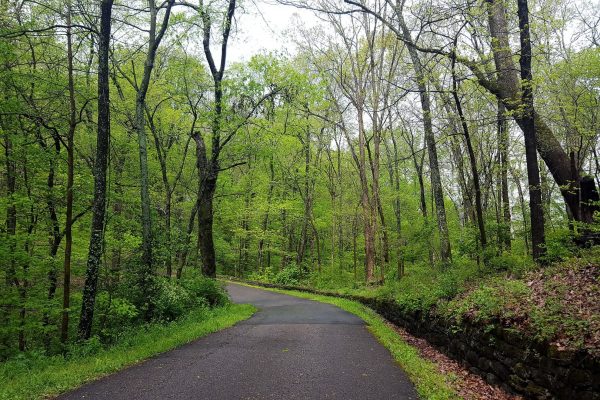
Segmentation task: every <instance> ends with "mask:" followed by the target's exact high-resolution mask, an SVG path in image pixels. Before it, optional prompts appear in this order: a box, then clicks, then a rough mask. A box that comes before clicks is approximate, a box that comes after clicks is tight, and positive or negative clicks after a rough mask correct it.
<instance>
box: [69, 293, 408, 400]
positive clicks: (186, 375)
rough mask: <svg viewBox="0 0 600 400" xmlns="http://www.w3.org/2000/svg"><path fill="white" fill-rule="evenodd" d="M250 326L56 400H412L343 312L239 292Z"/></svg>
mask: <svg viewBox="0 0 600 400" xmlns="http://www.w3.org/2000/svg"><path fill="white" fill-rule="evenodd" d="M227 289H228V291H229V293H230V295H231V298H232V299H233V301H235V302H238V303H252V304H254V305H256V306H257V307H258V308H259V310H260V311H259V312H257V313H256V314H255V315H254V316H253V317H252V318H250V319H248V320H247V321H244V322H241V323H239V324H237V325H236V326H234V327H232V328H229V329H226V330H224V331H221V332H217V333H214V334H212V335H209V336H207V337H205V338H202V339H200V340H197V341H195V342H193V343H190V344H188V345H185V346H182V347H180V348H178V349H176V350H172V351H169V352H167V353H164V354H161V355H159V356H157V357H154V358H152V359H150V360H148V361H146V362H144V363H141V364H139V365H136V366H133V367H130V368H128V369H126V370H124V371H121V372H119V373H116V374H113V375H111V376H109V377H106V378H104V379H101V380H99V381H96V382H93V383H91V384H88V385H86V386H83V387H82V388H80V389H78V390H75V391H73V392H70V393H68V394H66V395H63V396H62V397H60V399H63V400H66V399H69V400H73V399H106V400H119V399H123V400H125V399H126V400H136V399H140V400H142V399H143V400H149V399H198V400H200V399H203V400H204V399H223V400H233V399H285V400H287V399H342V400H350V399H360V400H364V399H377V400H386V399H417V398H418V397H417V394H416V392H415V390H414V388H413V386H412V384H411V383H410V382H409V381H408V379H407V377H406V375H405V374H404V372H403V371H402V370H401V369H400V367H398V366H397V365H396V364H395V362H394V360H393V359H392V356H391V355H390V353H389V352H388V351H387V350H386V349H385V348H384V347H383V346H382V345H381V344H379V343H378V342H377V340H376V339H375V338H374V337H373V336H372V335H371V334H370V333H369V332H368V330H367V329H366V328H365V325H364V323H363V321H362V320H361V319H359V318H358V317H356V316H354V315H352V314H349V313H347V312H345V311H342V310H341V309H339V308H337V307H334V306H331V305H328V304H322V303H318V302H313V301H309V300H303V299H298V298H296V297H291V296H286V295H282V294H277V293H273V292H268V291H264V290H259V289H254V288H249V287H245V286H240V285H228V287H227Z"/></svg>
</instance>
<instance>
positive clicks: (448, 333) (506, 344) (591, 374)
mask: <svg viewBox="0 0 600 400" xmlns="http://www.w3.org/2000/svg"><path fill="white" fill-rule="evenodd" d="M243 282H247V283H249V284H254V285H258V286H263V287H271V288H278V289H290V290H300V291H304V292H309V293H314V294H322V295H327V296H335V297H341V298H346V299H349V300H354V301H358V302H360V303H362V304H364V305H366V306H367V307H369V308H371V309H373V310H375V311H376V312H377V313H378V314H380V315H381V316H382V317H384V318H385V319H387V320H388V321H390V322H392V323H394V324H396V325H397V326H400V327H402V328H405V329H406V330H407V331H408V332H410V333H411V334H412V335H415V336H417V337H422V338H424V339H426V340H427V341H428V342H429V343H431V344H432V345H434V346H436V347H437V348H438V349H440V350H441V351H443V352H444V353H445V354H447V355H448V356H450V357H451V358H453V359H455V360H458V361H459V362H461V363H463V364H464V365H466V366H467V367H468V368H469V369H470V370H471V371H472V372H474V373H476V374H478V375H481V376H482V377H484V378H485V379H486V380H487V381H488V382H489V383H492V384H495V385H498V386H502V387H504V388H505V389H506V390H508V391H511V392H516V393H519V394H522V395H523V396H525V397H526V398H530V399H565V400H567V399H568V400H600V359H599V358H597V357H593V356H592V355H590V354H589V353H587V352H584V351H577V352H573V351H564V350H563V351H559V350H558V349H557V348H556V347H554V346H550V345H548V344H545V343H537V342H535V341H533V340H532V339H530V338H527V337H524V336H523V335H522V334H521V333H520V332H518V331H516V330H511V329H505V328H498V327H496V328H493V329H492V330H490V329H489V328H488V329H486V328H485V327H480V326H475V325H471V324H464V325H462V326H455V325H452V324H451V323H450V322H449V321H446V320H444V319H441V318H440V317H436V316H430V315H424V314H423V313H421V312H407V311H406V310H403V309H402V307H400V306H399V305H398V304H397V303H396V302H394V301H393V300H387V299H375V298H368V297H362V296H356V295H342V294H337V293H332V292H327V291H321V290H315V289H311V288H306V287H296V286H285V285H275V284H270V283H262V282H250V281H243Z"/></svg>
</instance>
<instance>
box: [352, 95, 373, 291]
mask: <svg viewBox="0 0 600 400" xmlns="http://www.w3.org/2000/svg"><path fill="white" fill-rule="evenodd" d="M357 112H358V149H359V165H358V167H359V175H360V182H361V205H362V211H363V231H364V236H365V279H366V281H367V283H372V282H373V281H374V280H375V260H376V251H375V223H376V218H377V217H376V214H375V212H376V210H375V207H374V204H373V201H374V199H371V198H370V196H369V182H368V180H367V172H366V147H367V144H366V137H365V127H364V123H363V110H362V109H361V108H360V107H358V108H357Z"/></svg>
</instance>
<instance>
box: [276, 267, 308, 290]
mask: <svg viewBox="0 0 600 400" xmlns="http://www.w3.org/2000/svg"><path fill="white" fill-rule="evenodd" d="M304 278H305V273H304V272H303V271H302V270H301V269H300V268H299V267H298V266H297V265H294V264H293V265H290V266H288V267H285V268H284V269H282V270H281V271H279V272H278V273H277V274H276V275H275V277H274V278H273V283H278V284H280V285H290V286H298V285H300V282H301V281H302V280H303V279H304Z"/></svg>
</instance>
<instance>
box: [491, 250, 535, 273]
mask: <svg viewBox="0 0 600 400" xmlns="http://www.w3.org/2000/svg"><path fill="white" fill-rule="evenodd" d="M486 267H487V268H488V269H489V270H491V271H493V272H503V271H507V272H510V273H512V274H513V275H515V276H517V277H521V276H523V275H524V274H525V272H527V271H529V270H530V269H531V267H532V262H531V261H530V260H529V258H524V257H523V256H518V255H516V254H514V253H505V254H502V255H499V256H494V257H491V258H490V259H488V260H487V262H486Z"/></svg>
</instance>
